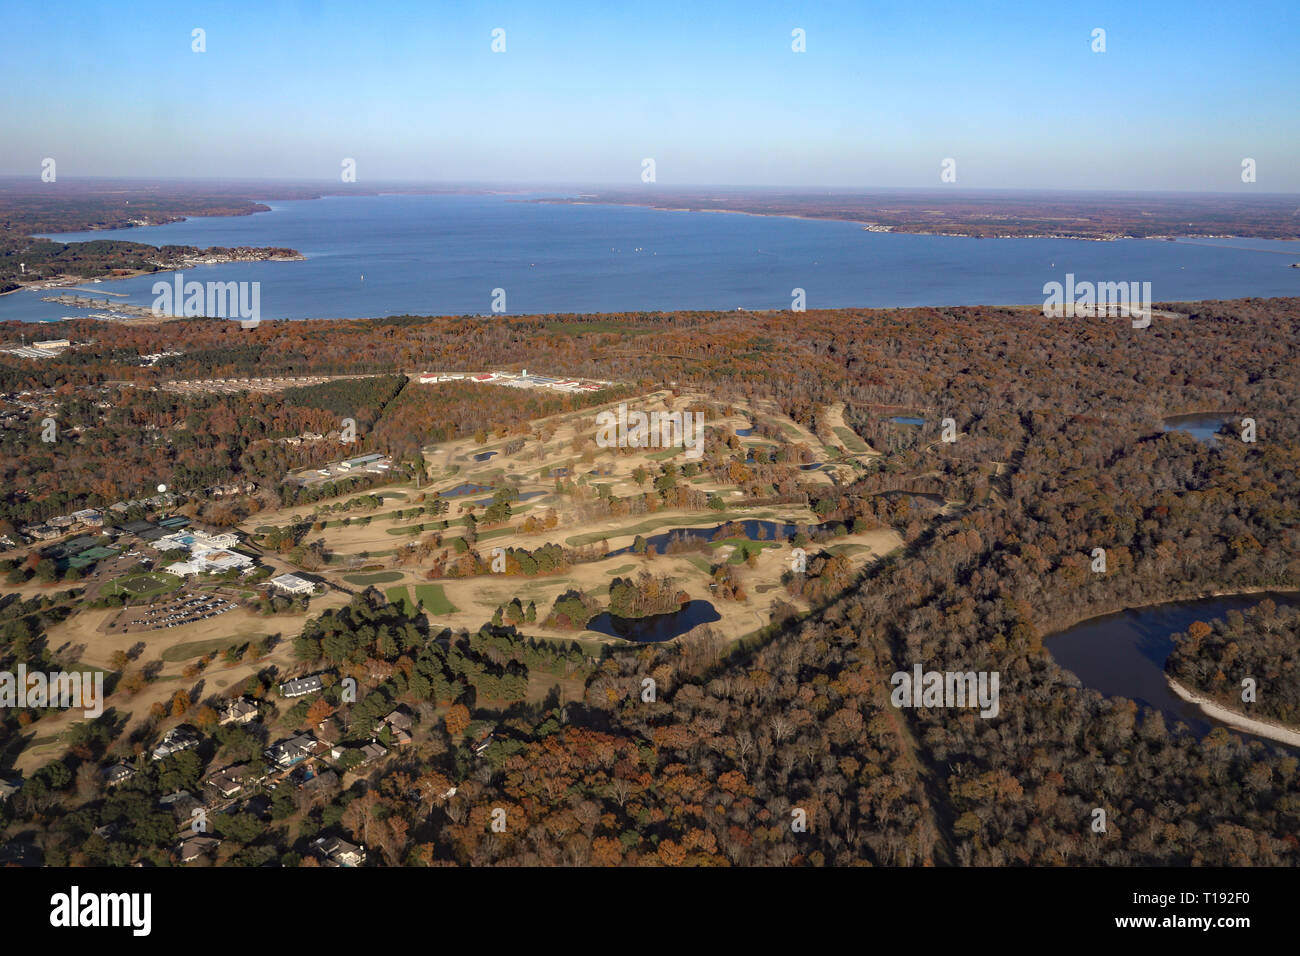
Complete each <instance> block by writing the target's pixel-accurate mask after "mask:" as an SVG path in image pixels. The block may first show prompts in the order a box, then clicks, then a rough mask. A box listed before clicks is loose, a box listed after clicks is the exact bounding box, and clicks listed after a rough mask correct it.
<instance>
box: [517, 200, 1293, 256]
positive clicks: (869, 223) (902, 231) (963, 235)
mask: <svg viewBox="0 0 1300 956" xmlns="http://www.w3.org/2000/svg"><path fill="white" fill-rule="evenodd" d="M511 201H513V202H528V203H537V204H539V205H551V206H625V207H631V208H634V209H651V210H654V211H655V212H697V213H704V212H711V213H725V214H728V215H734V216H760V217H764V218H768V219H801V220H803V221H805V222H846V223H852V224H854V225H858V226H861V227H862V229H863V231H864V232H874V233H889V234H892V235H900V236H940V237H944V238H948V239H1072V240H1076V241H1078V242H1121V241H1123V240H1126V239H1130V240H1134V241H1151V242H1178V241H1179V240H1183V239H1257V240H1260V241H1261V242H1295V243H1300V236H1295V237H1279V236H1243V235H1237V234H1235V233H1185V234H1177V235H1159V236H1128V235H1117V234H1113V233H1108V234H1106V235H1099V236H1063V235H1058V234H1056V233H1026V234H1025V235H1015V236H979V235H973V234H971V233H969V232H931V231H928V230H920V229H914V228H909V227H908V225H906V224H903V225H888V224H882V223H880V222H878V221H876V220H873V219H849V218H842V217H839V216H806V215H800V214H798V213H789V212H754V211H753V210H748V209H702V208H697V207H692V206H657V205H655V204H654V203H649V202H618V201H615V200H608V199H605V200H602V199H592V198H585V197H577V198H573V199H567V198H548V199H519V200H511ZM957 228H960V227H957ZM1256 251H1259V252H1275V253H1277V254H1279V255H1290V254H1291V253H1290V252H1288V251H1287V250H1285V249H1261V250H1256Z"/></svg>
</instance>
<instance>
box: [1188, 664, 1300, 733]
mask: <svg viewBox="0 0 1300 956" xmlns="http://www.w3.org/2000/svg"><path fill="white" fill-rule="evenodd" d="M1165 679H1166V680H1168V681H1169V687H1170V688H1171V689H1172V690H1173V692H1174V693H1175V694H1177V695H1178V696H1179V697H1181V698H1182V699H1183V700H1185V701H1187V702H1188V703H1189V704H1195V705H1196V706H1197V707H1199V708H1201V710H1202V711H1203V712H1204V713H1205V715H1206V716H1207V717H1213V718H1214V719H1215V720H1217V721H1220V722H1222V723H1225V724H1227V725H1228V726H1229V727H1235V728H1236V729H1238V730H1244V731H1246V732H1247V733H1252V734H1255V735H1256V736H1259V737H1267V738H1269V739H1270V740H1278V741H1281V742H1282V743H1284V744H1290V745H1291V746H1292V747H1300V730H1296V729H1293V728H1291V727H1287V726H1284V725H1282V724H1275V723H1271V722H1269V721H1266V720H1257V719H1255V718H1254V717H1246V716H1244V715H1242V714H1239V713H1237V712H1236V711H1235V710H1229V709H1228V708H1227V707H1224V706H1223V705H1222V704H1220V703H1218V702H1217V701H1214V700H1211V699H1210V698H1208V697H1203V696H1201V695H1200V694H1195V693H1193V692H1192V691H1190V690H1188V689H1187V688H1186V687H1184V686H1183V685H1182V684H1180V683H1178V681H1176V680H1174V679H1173V678H1172V677H1170V676H1169V675H1168V674H1166V675H1165Z"/></svg>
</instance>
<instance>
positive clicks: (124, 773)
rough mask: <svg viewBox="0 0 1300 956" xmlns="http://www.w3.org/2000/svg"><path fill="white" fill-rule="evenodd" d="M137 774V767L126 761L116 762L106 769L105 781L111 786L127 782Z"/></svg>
mask: <svg viewBox="0 0 1300 956" xmlns="http://www.w3.org/2000/svg"><path fill="white" fill-rule="evenodd" d="M134 776H135V768H133V767H130V766H128V765H127V764H124V763H119V764H114V765H113V766H111V767H109V768H108V769H107V770H105V771H104V782H105V783H106V784H108V786H110V787H116V786H118V785H119V784H123V783H126V782H127V781H128V780H130V779H131V778H132V777H134Z"/></svg>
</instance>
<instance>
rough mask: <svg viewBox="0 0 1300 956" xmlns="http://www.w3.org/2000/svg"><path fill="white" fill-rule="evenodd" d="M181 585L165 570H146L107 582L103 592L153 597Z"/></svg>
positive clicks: (178, 579) (179, 581) (176, 578)
mask: <svg viewBox="0 0 1300 956" xmlns="http://www.w3.org/2000/svg"><path fill="white" fill-rule="evenodd" d="M180 586H181V579H180V578H178V577H177V576H176V575H174V574H167V573H166V572H165V571H147V572H145V573H144V574H131V575H127V576H126V577H122V578H118V579H117V580H115V581H110V582H108V584H107V585H105V586H104V593H105V594H125V595H127V596H128V597H132V598H142V597H155V596H157V595H159V594H166V593H167V592H168V591H175V590H176V589H177V588H178V587H180Z"/></svg>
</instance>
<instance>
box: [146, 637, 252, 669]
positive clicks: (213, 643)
mask: <svg viewBox="0 0 1300 956" xmlns="http://www.w3.org/2000/svg"><path fill="white" fill-rule="evenodd" d="M249 640H250V639H249V638H246V637H214V638H212V639H210V640H206V641H189V642H188V643H185V644H173V645H172V646H171V647H169V648H167V649H166V650H165V651H163V652H162V655H161V656H162V659H163V660H164V661H167V662H168V663H169V664H173V663H175V662H177V661H185V660H189V659H190V658H191V657H202V656H203V655H204V654H211V653H212V652H213V651H224V650H225V649H226V648H227V647H242V646H243V645H245V644H247V643H248V642H249Z"/></svg>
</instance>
